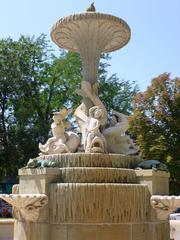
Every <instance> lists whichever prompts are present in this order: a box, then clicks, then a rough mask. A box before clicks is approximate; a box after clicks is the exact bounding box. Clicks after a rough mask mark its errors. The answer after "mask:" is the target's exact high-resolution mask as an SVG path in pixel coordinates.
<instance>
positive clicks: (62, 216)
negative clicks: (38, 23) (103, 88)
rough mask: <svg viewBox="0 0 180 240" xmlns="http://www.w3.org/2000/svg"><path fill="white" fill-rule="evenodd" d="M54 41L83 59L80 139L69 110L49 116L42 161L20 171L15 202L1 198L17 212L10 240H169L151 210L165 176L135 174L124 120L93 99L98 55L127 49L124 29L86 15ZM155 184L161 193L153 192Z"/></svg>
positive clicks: (110, 19) (55, 32) (58, 30)
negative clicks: (109, 114) (50, 121)
mask: <svg viewBox="0 0 180 240" xmlns="http://www.w3.org/2000/svg"><path fill="white" fill-rule="evenodd" d="M51 37H52V40H53V41H54V42H55V43H56V44H57V45H58V46H59V47H60V48H66V49H68V50H71V51H75V52H79V53H80V56H81V59H82V66H83V80H82V82H81V87H80V89H77V90H76V92H77V93H78V94H79V95H81V96H82V103H81V105H80V106H79V107H78V108H77V109H76V110H75V112H74V116H75V117H76V121H77V124H78V126H79V131H80V133H81V136H82V138H81V139H80V137H79V135H78V134H76V133H75V132H73V131H67V130H66V129H67V126H69V122H68V121H67V116H68V114H69V113H70V112H71V110H68V109H65V108H64V109H62V110H61V111H59V112H55V113H54V114H53V123H52V125H51V129H52V133H53V136H52V137H51V138H49V139H48V140H47V142H46V143H45V144H40V145H39V149H40V156H39V157H37V158H35V159H30V160H29V162H28V163H27V167H26V168H22V169H20V170H19V179H20V183H19V185H18V186H16V187H15V188H14V189H15V190H14V192H13V195H2V196H1V198H3V199H5V200H6V201H7V202H9V203H11V204H12V205H13V206H14V217H15V219H16V222H15V230H14V240H20V239H21V240H37V239H38V240H56V239H60V240H84V239H86V240H92V239H103V240H110V239H113V240H139V239H141V240H145V239H149V240H168V239H169V223H168V220H167V218H163V219H161V218H160V219H159V218H158V215H157V214H156V210H154V208H153V207H154V205H156V204H155V201H157V199H153V200H152V205H153V207H152V206H151V203H150V197H151V195H153V194H156V195H157V194H168V184H167V179H168V178H169V173H167V172H162V171H155V170H134V169H135V168H136V166H137V165H138V163H140V162H141V159H140V157H139V156H137V155H136V153H137V152H138V148H137V147H136V146H135V144H134V143H133V141H132V140H131V139H130V137H129V136H128V135H126V134H125V132H126V130H127V128H128V121H127V116H125V115H124V114H122V113H119V112H116V111H113V112H112V118H111V119H110V120H108V117H107V116H108V113H107V110H106V108H105V106H104V104H103V103H102V102H101V100H100V98H99V96H98V65H99V59H100V54H101V53H102V52H111V51H114V50H117V49H119V48H122V47H123V46H125V45H126V44H127V43H128V41H129V39H130V28H129V26H128V25H127V23H126V22H125V21H123V20H122V19H120V18H117V17H115V16H111V15H108V14H103V13H97V12H95V11H88V12H85V13H80V14H74V15H71V16H68V17H65V18H62V19H60V20H59V21H58V22H57V23H56V24H55V25H54V26H53V28H52V31H51ZM107 123H108V124H107ZM147 171H148V172H147ZM147 179H148V180H147ZM159 181H161V183H162V185H163V184H164V182H165V184H166V185H165V188H161V187H160V188H156V190H155V189H154V188H153V187H152V186H153V184H155V185H157V183H158V182H159Z"/></svg>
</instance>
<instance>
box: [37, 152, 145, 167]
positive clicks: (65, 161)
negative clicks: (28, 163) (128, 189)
mask: <svg viewBox="0 0 180 240" xmlns="http://www.w3.org/2000/svg"><path fill="white" fill-rule="evenodd" d="M37 159H38V160H48V161H54V162H56V164H57V167H60V168H64V167H110V168H130V169H133V168H135V167H136V166H137V164H138V163H140V162H142V159H141V158H140V157H139V156H130V155H127V156H126V155H122V154H101V153H86V154H85V153H66V154H52V155H43V156H40V157H38V158H37Z"/></svg>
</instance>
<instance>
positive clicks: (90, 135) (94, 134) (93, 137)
mask: <svg viewBox="0 0 180 240" xmlns="http://www.w3.org/2000/svg"><path fill="white" fill-rule="evenodd" d="M103 118H104V111H103V109H101V108H100V107H99V106H94V107H92V108H90V109H89V117H88V120H87V128H86V137H85V142H84V150H85V152H87V153H88V152H99V153H100V152H101V153H105V152H107V147H106V139H105V137H104V136H103V134H102V133H101V131H100V129H101V126H102V120H103Z"/></svg>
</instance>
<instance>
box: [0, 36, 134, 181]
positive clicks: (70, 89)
mask: <svg viewBox="0 0 180 240" xmlns="http://www.w3.org/2000/svg"><path fill="white" fill-rule="evenodd" d="M109 59H110V57H109V55H107V54H102V56H101V62H100V66H99V79H100V84H101V85H100V86H101V87H100V95H101V97H102V100H103V101H104V102H105V103H107V107H108V109H110V108H114V109H116V110H120V111H122V112H124V113H128V112H129V111H130V110H131V103H130V102H131V98H132V96H133V95H134V93H135V92H136V91H137V87H136V86H135V85H134V84H130V83H129V82H127V81H124V80H123V81H120V80H119V79H118V78H117V76H116V75H115V74H114V75H112V76H111V77H109V78H108V79H107V67H108V66H109V64H108V61H109ZM81 71H82V66H81V60H80V57H79V54H77V53H72V52H66V51H61V52H60V55H59V56H58V57H57V56H55V55H53V53H52V48H51V47H50V46H49V45H48V42H47V40H46V38H45V36H44V35H41V36H40V37H38V38H36V39H35V38H30V37H24V36H22V37H21V38H20V39H19V40H18V41H13V40H12V39H10V38H9V39H3V40H0V143H1V144H0V177H3V176H10V175H16V174H17V170H18V168H20V167H22V166H23V165H24V164H25V163H27V162H28V160H29V158H33V157H36V156H37V155H38V142H39V141H42V142H44V141H46V140H47V138H48V135H49V130H50V123H51V116H52V112H53V111H55V110H58V109H59V108H62V107H63V106H66V107H72V108H76V107H77V106H78V105H79V104H80V100H81V98H80V97H79V96H77V94H75V91H74V90H75V89H76V88H79V86H80V82H81V80H82V75H81ZM102 93H103V94H104V95H103V94H102Z"/></svg>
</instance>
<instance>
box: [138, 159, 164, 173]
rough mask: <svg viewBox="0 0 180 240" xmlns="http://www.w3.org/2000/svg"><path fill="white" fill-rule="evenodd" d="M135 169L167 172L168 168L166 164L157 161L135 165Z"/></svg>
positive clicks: (147, 161)
mask: <svg viewBox="0 0 180 240" xmlns="http://www.w3.org/2000/svg"><path fill="white" fill-rule="evenodd" d="M136 169H153V170H156V171H158V170H159V171H166V172H168V171H169V170H168V167H167V165H166V164H164V163H162V162H160V161H158V160H145V161H143V162H141V163H139V164H138V165H137V168H136Z"/></svg>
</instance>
